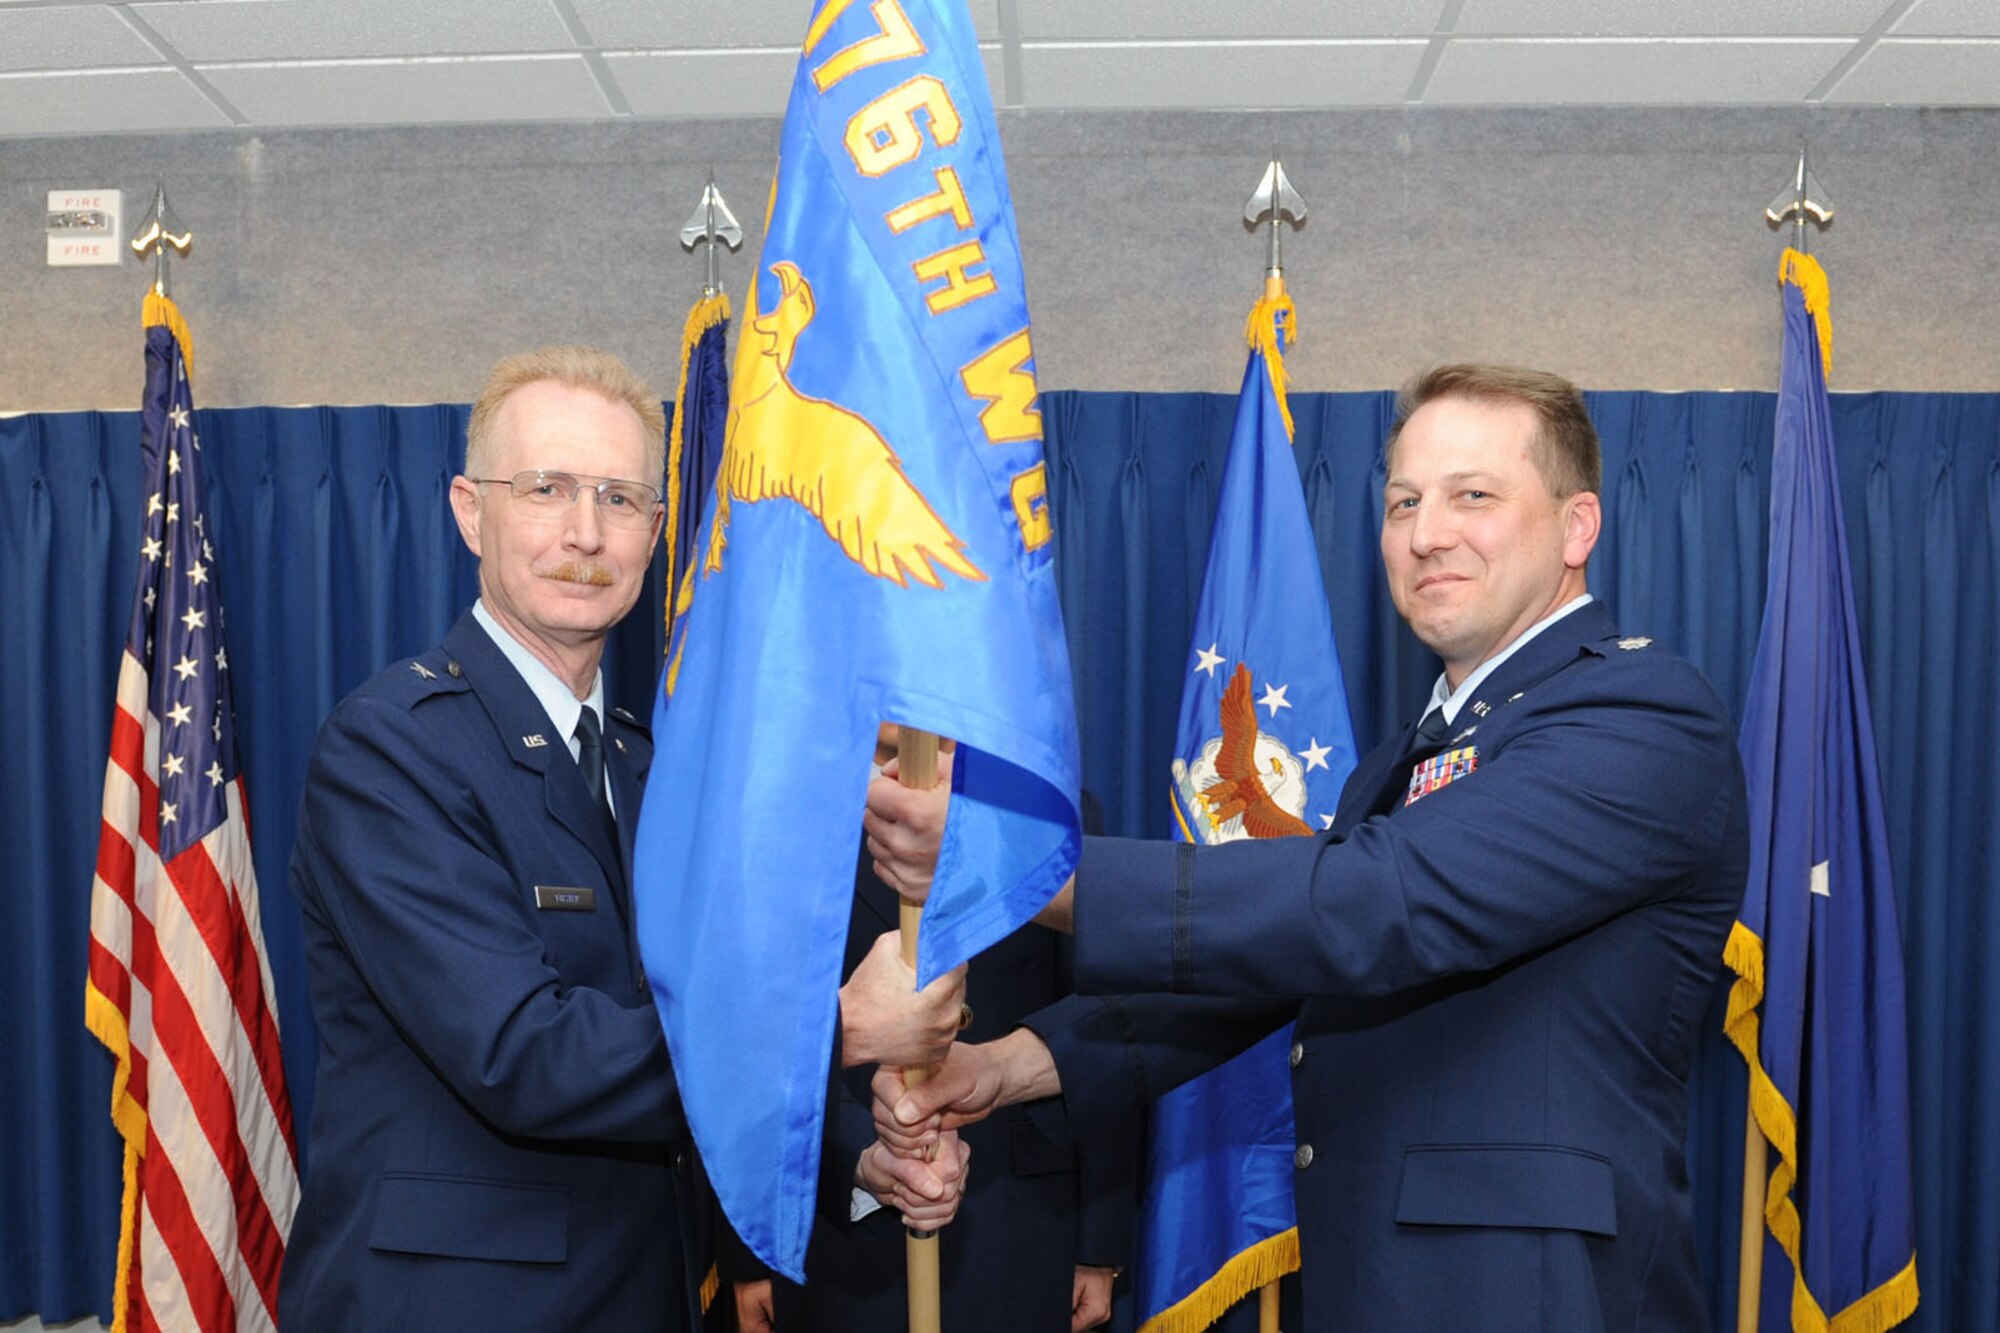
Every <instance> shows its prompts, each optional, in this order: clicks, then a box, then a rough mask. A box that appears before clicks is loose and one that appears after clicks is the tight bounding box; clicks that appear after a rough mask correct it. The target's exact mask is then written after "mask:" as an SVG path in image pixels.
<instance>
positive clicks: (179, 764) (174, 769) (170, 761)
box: [161, 754, 187, 778]
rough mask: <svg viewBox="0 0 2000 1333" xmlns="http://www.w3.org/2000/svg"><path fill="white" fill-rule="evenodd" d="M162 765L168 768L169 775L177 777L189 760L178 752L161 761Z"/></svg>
mask: <svg viewBox="0 0 2000 1333" xmlns="http://www.w3.org/2000/svg"><path fill="white" fill-rule="evenodd" d="M161 767H163V768H165V769H166V770H167V776H168V777H170V778H177V777H179V776H180V775H181V773H182V771H183V770H185V769H186V768H187V760H185V759H183V758H181V756H179V755H177V754H170V755H168V756H167V757H166V758H165V759H164V760H162V761H161Z"/></svg>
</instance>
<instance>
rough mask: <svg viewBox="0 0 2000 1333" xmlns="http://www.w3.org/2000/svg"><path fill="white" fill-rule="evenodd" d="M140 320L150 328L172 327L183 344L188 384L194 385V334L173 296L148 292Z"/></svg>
mask: <svg viewBox="0 0 2000 1333" xmlns="http://www.w3.org/2000/svg"><path fill="white" fill-rule="evenodd" d="M139 322H140V323H141V324H142V325H144V326H145V327H146V328H149V329H162V328H164V329H171V330H173V334H174V341H175V342H178V343H179V344H180V345H181V363H182V364H183V365H185V366H186V367H187V377H188V385H189V387H190V388H192V387H193V385H194V335H193V334H192V333H189V332H188V326H187V322H186V321H185V320H183V319H182V318H181V311H180V307H179V306H177V305H175V304H174V303H173V299H172V298H171V297H166V296H162V295H160V294H159V293H158V292H147V293H146V304H145V307H144V308H143V310H142V311H141V312H140V316H139Z"/></svg>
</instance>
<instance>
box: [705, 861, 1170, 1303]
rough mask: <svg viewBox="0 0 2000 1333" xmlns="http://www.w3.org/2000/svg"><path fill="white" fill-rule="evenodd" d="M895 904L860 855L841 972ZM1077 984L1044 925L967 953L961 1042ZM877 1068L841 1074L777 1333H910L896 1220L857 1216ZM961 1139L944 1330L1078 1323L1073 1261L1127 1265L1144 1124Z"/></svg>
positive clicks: (948, 1233)
mask: <svg viewBox="0 0 2000 1333" xmlns="http://www.w3.org/2000/svg"><path fill="white" fill-rule="evenodd" d="M898 902H899V900H898V898H897V896H896V893H895V891H894V890H892V889H890V888H889V887H888V886H887V885H886V884H884V883H882V881H881V880H880V879H879V878H877V877H876V875H875V873H874V871H873V870H872V869H871V868H870V866H869V860H868V856H867V854H866V852H865V851H864V852H863V854H862V857H861V864H860V866H859V868H858V870H857V872H856V875H855V900H854V910H853V912H852V914H851V916H850V918H849V923H848V933H847V960H846V963H845V965H844V967H843V971H844V972H851V971H853V970H854V968H855V966H856V965H857V964H859V963H860V961H861V959H862V957H863V956H864V955H865V954H866V953H867V952H868V950H869V948H870V947H871V946H872V945H873V944H874V943H875V941H876V939H877V938H879V937H880V936H881V934H882V933H883V932H884V931H888V930H894V929H896V928H897V924H898V910H897V908H898ZM1070 985H1071V976H1070V961H1069V947H1068V941H1067V940H1066V939H1065V938H1064V937H1063V936H1061V935H1059V934H1057V933H1056V932H1054V931H1051V930H1048V929H1046V928H1044V927H1041V926H1028V927H1025V928H1023V929H1021V930H1019V931H1016V932H1015V933H1014V934H1013V935H1010V936H1008V937H1007V938H1006V939H1003V940H1001V941H1000V942H999V943H997V944H995V945H993V946H992V947H990V948H988V949H987V950H985V951H984V952H983V953H981V954H980V955H979V956H978V957H977V958H975V959H973V960H972V965H971V967H970V968H969V969H968V970H967V972H966V1003H967V1004H968V1005H970V1006H971V1009H972V1021H971V1024H970V1025H969V1026H968V1027H967V1028H966V1029H965V1031H964V1032H963V1033H962V1034H961V1036H962V1038H963V1039H964V1040H967V1041H988V1040H991V1039H993V1038H995V1037H999V1036H1003V1035H1004V1034H1006V1033H1007V1032H1008V1031H1009V1030H1011V1029H1012V1028H1013V1027H1014V1025H1015V1024H1016V1023H1017V1022H1018V1021H1019V1020H1020V1018H1021V1016H1022V1015H1024V1014H1027V1013H1029V1012H1030V1011H1032V1010H1034V1009H1036V1008H1039V1007H1040V1006H1042V1005H1046V1004H1049V1003H1051V1002H1052V1001H1054V1000H1056V999H1059V998H1060V997H1062V996H1063V995H1065V994H1067V993H1068V992H1069V990H1070ZM874 1072H875V1071H874V1068H873V1066H869V1067H866V1068H861V1069H853V1070H847V1071H844V1072H843V1073H840V1074H838V1075H837V1076H836V1078H835V1080H834V1088H833V1093H832V1097H831V1101H830V1104H829V1107H828V1113H827V1132H826V1140H825V1144H824V1147H823V1150H822V1157H821V1172H820V1182H819V1202H818V1207H817V1211H818V1214H819V1216H818V1218H817V1219H816V1220H815V1222H814V1226H813V1234H812V1241H811V1244H810V1246H809V1247H808V1248H807V1251H806V1283H805V1285H804V1286H803V1287H800V1286H797V1285H795V1284H793V1283H791V1282H789V1281H786V1280H785V1279H784V1278H782V1277H779V1278H774V1279H773V1290H772V1301H773V1307H774V1311H773V1313H774V1322H775V1323H776V1326H777V1328H778V1329H779V1333H851V1331H852V1330H860V1329H900V1328H902V1327H904V1325H905V1323H906V1322H907V1320H908V1315H909V1296H908V1287H907V1282H906V1277H907V1263H906V1259H905V1253H904V1252H905V1246H904V1242H903V1234H904V1233H903V1225H902V1216H901V1214H899V1213H898V1212H897V1211H896V1210H895V1209H893V1208H882V1209H878V1210H876V1211H875V1212H873V1213H870V1214H869V1215H868V1216H867V1217H865V1218H862V1219H861V1220H860V1221H858V1222H856V1221H851V1220H850V1219H849V1210H848V1205H849V1200H850V1198H851V1196H852V1193H853V1188H854V1163H855V1160H856V1159H857V1158H859V1157H860V1155H861V1153H862V1150H863V1149H865V1148H867V1147H868V1145H869V1144H871V1143H873V1142H874V1141H875V1122H874V1117H873V1115H872V1113H871V1111H870V1103H871V1098H872V1094H871V1093H870V1091H869V1088H868V1080H869V1078H870V1076H872V1075H873V1073H874ZM961 1132H962V1134H963V1136H964V1138H965V1141H966V1143H967V1145H968V1146H970V1148H971V1149H972V1161H971V1176H970V1178H969V1179H968V1182H967V1187H966V1197H965V1199H964V1201H963V1202H962V1204H961V1205H960V1208H959V1213H958V1216H957V1218H956V1219H954V1220H953V1222H952V1223H951V1225H949V1226H947V1227H945V1228H944V1229H943V1230H941V1231H940V1232H939V1233H938V1237H939V1239H938V1266H939V1272H940V1282H939V1287H940V1297H941V1300H942V1316H943V1326H944V1327H945V1328H947V1329H950V1330H952V1333H961V1331H962V1333H987V1331H989V1330H990V1331H991V1333H1015V1331H1016V1330H1037V1329H1041V1330H1050V1329H1066V1328H1068V1327H1069V1315H1070V1299H1071V1295H1072V1286H1073V1281H1074V1275H1075V1271H1076V1266H1077V1265H1078V1264H1091V1265H1094V1266H1097V1267H1102V1268H1123V1267H1124V1266H1125V1265H1126V1264H1127V1263H1128V1262H1129V1261H1130V1257H1131V1250H1132V1222H1133V1208H1134V1203H1135V1197H1136V1193H1137V1190H1138V1170H1139V1157H1138V1141H1137V1138H1136V1122H1135V1121H1133V1120H1131V1119H1125V1120H1117V1121H1114V1122H1113V1123H1111V1124H1109V1125H1107V1126H1106V1127H1105V1128H1103V1129H1101V1130H1100V1131H1098V1132H1097V1133H1095V1134H1094V1135H1092V1136H1091V1137H1090V1138H1089V1139H1088V1140H1086V1141H1085V1142H1083V1143H1081V1144H1077V1145H1072V1144H1069V1143H1066V1142H1063V1141H1060V1140H1059V1139H1052V1138H1050V1137H1049V1136H1048V1135H1047V1134H1045V1133H1044V1132H1043V1131H1042V1130H1041V1129H1039V1128H1037V1127H1036V1126H1035V1125H1034V1124H1032V1123H1031V1122H1030V1121H1029V1118H1028V1112H1027V1110H1026V1108H1023V1107H1009V1108H1004V1109H1002V1110H1001V1111H999V1112H997V1113H996V1114H995V1115H993V1116H992V1117H991V1118H989V1119H987V1120H985V1121H982V1122H980V1123H979V1124H977V1125H969V1126H967V1127H966V1128H965V1129H964V1130H963V1131H961ZM729 1239H730V1240H731V1241H733V1239H734V1238H733V1237H731V1238H729ZM725 1253H726V1254H728V1255H729V1256H730V1258H729V1259H728V1260H727V1261H726V1263H725V1266H726V1267H727V1268H728V1269H729V1270H730V1272H729V1275H730V1276H731V1277H732V1278H735V1279H750V1278H756V1277H766V1276H770V1274H769V1272H768V1270H766V1269H765V1268H764V1267H763V1266H762V1265H761V1264H759V1263H757V1262H756V1260H755V1259H754V1258H753V1257H751V1256H750V1254H749V1252H748V1251H747V1250H746V1249H743V1248H742V1247H741V1244H740V1242H737V1243H734V1244H731V1245H729V1246H728V1248H727V1249H726V1251H725Z"/></svg>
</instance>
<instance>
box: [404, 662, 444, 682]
mask: <svg viewBox="0 0 2000 1333" xmlns="http://www.w3.org/2000/svg"><path fill="white" fill-rule="evenodd" d="M410 670H412V671H414V672H416V673H417V674H418V675H419V676H422V677H423V678H424V679H425V680H436V679H437V678H438V673H437V672H435V671H433V670H431V669H430V668H429V667H427V666H425V665H424V664H423V663H422V662H412V663H410Z"/></svg>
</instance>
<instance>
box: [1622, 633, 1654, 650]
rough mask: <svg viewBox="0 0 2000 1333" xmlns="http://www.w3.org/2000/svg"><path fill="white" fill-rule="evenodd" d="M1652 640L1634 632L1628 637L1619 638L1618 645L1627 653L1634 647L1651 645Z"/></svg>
mask: <svg viewBox="0 0 2000 1333" xmlns="http://www.w3.org/2000/svg"><path fill="white" fill-rule="evenodd" d="M1652 642H1653V641H1652V640H1651V639H1649V638H1646V637H1645V636H1644V635H1642V634H1635V635H1633V636H1632V637H1631V638H1629V639H1620V640H1619V641H1618V646H1619V647H1620V648H1623V649H1624V650H1625V651H1626V652H1628V653H1629V652H1632V651H1634V650H1635V649H1639V648H1647V647H1651V646H1652Z"/></svg>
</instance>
